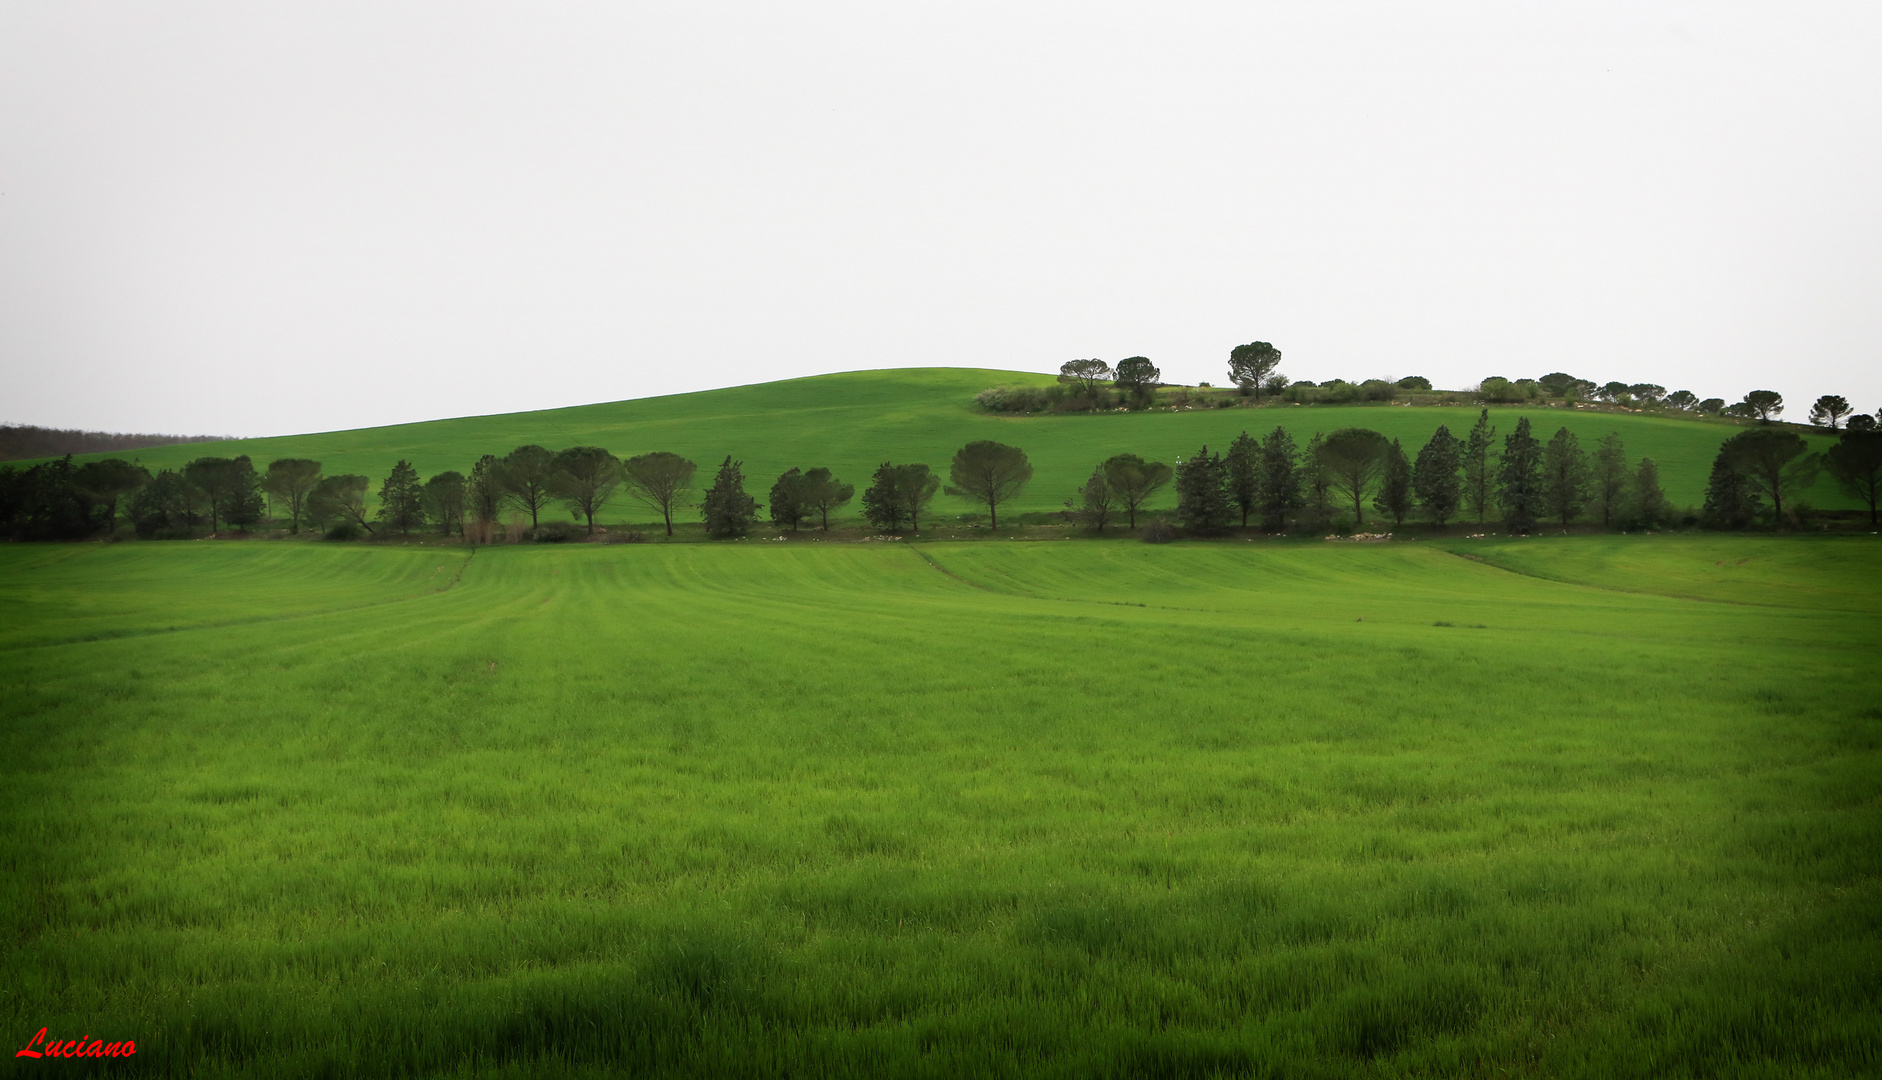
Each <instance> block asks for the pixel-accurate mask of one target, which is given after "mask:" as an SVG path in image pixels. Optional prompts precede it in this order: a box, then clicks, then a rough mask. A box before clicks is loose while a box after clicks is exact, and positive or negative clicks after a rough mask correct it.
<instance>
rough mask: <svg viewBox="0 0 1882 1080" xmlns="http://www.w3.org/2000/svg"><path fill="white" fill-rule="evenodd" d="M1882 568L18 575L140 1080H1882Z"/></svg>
mask: <svg viewBox="0 0 1882 1080" xmlns="http://www.w3.org/2000/svg"><path fill="white" fill-rule="evenodd" d="M1878 571H1882V546H1878V545H1877V544H1876V543H1874V542H1873V541H1870V540H1868V539H1866V538H1851V539H1842V540H1820V541H1809V540H1799V539H1758V538H1748V537H1699V538H1694V537H1643V538H1563V539H1546V540H1545V539H1535V540H1527V541H1474V542H1467V541H1457V542H1454V543H1451V544H1449V545H1443V544H1437V543H1428V544H1375V545H1368V544H1349V545H1331V544H1322V545H1306V544H1298V545H1240V546H1238V545H1232V544H1215V545H1203V544H1184V543H1179V544H1175V545H1169V546H1164V547H1153V546H1147V545H1141V544H1046V543H1040V544H940V543H937V544H927V545H922V546H920V547H919V548H911V547H910V546H907V545H901V544H878V545H842V546H839V545H774V546H760V545H749V544H748V545H734V546H706V545H680V546H670V547H669V546H664V545H620V546H614V547H579V548H553V547H546V548H542V547H505V548H485V549H480V550H478V551H477V552H476V554H475V555H474V556H473V555H469V554H467V553H466V552H464V551H461V550H450V551H440V550H435V549H399V548H371V549H360V548H352V547H333V546H326V545H259V544H165V545H142V546H139V545H84V546H65V547H44V546H27V545H13V546H6V547H0V656H3V657H4V658H5V659H4V662H0V723H4V735H5V738H6V740H7V745H8V746H10V747H13V748H14V752H13V753H11V754H8V755H6V756H4V757H3V758H0V771H3V772H0V775H3V778H4V779H3V782H4V785H5V789H6V790H7V792H8V793H9V797H8V799H7V800H6V801H5V803H4V809H0V815H3V817H0V821H4V827H0V865H4V866H5V868H6V873H5V875H4V878H3V880H0V919H3V920H4V930H5V936H4V939H0V940H4V942H5V945H4V946H0V979H3V981H4V985H5V986H6V987H7V990H8V993H7V994H6V996H5V997H4V999H0V1013H4V1015H5V1018H6V1024H7V1025H8V1028H9V1029H10V1030H13V1031H16V1032H18V1033H20V1034H21V1038H22V1040H23V1039H24V1038H25V1036H27V1035H30V1034H31V1032H32V1031H35V1030H37V1029H38V1028H39V1027H41V1026H50V1027H51V1028H52V1029H53V1030H54V1032H55V1034H56V1033H57V1032H60V1031H66V1032H72V1033H73V1034H72V1036H71V1037H77V1035H78V1034H87V1035H92V1034H95V1035H97V1036H98V1037H101V1038H134V1039H136V1040H137V1042H138V1045H139V1048H140V1051H139V1055H138V1056H137V1057H136V1058H135V1059H131V1060H128V1061H125V1060H120V1061H117V1062H113V1063H111V1068H112V1069H113V1070H114V1071H117V1072H123V1073H126V1074H133V1075H135V1074H152V1075H154V1074H170V1075H185V1074H187V1075H203V1076H213V1075H229V1076H278V1075H334V1076H345V1075H360V1076H372V1075H414V1074H418V1075H471V1074H478V1075H540V1074H541V1073H543V1072H545V1071H558V1072H567V1073H573V1074H578V1073H582V1072H583V1071H592V1072H595V1073H597V1074H599V1073H600V1072H604V1071H610V1070H616V1069H628V1068H635V1069H640V1070H642V1071H648V1072H655V1073H661V1074H667V1075H700V1076H706V1075H711V1076H727V1075H733V1076H737V1075H746V1076H773V1075H781V1074H782V1075H804V1076H809V1075H830V1076H840V1075H897V1076H958V1075H967V1074H972V1075H1011V1076H1022V1075H1024V1076H1034V1075H1063V1076H1089V1075H1116V1076H1146V1075H1148V1076H1157V1075H1162V1076H1215V1075H1221V1076H1226V1075H1287V1076H1325V1077H1334V1076H1351V1075H1369V1076H1412V1075H1422V1076H1440V1075H1441V1076H1455V1075H1482V1076H1501V1075H1512V1074H1520V1075H1551V1076H1590V1077H1593V1076H1602V1077H1609V1076H1638V1077H1649V1076H1652V1077H1659V1076H1675V1075H1693V1076H1697V1075H1706V1076H1777V1075H1787V1076H1823V1077H1829V1076H1845V1075H1856V1074H1862V1073H1873V1072H1874V1071H1876V1070H1877V1069H1878V1068H1879V1067H1882V1029H1878V1026H1877V1024H1876V1022H1875V1016H1876V1015H1877V1013H1876V1010H1877V1007H1878V1005H1882V935H1878V933H1877V931H1878V929H1882V927H1878V925H1877V924H1878V921H1879V920H1882V877H1879V876H1878V875H1879V874H1882V844H1879V843H1878V841H1879V840H1882V831H1879V830H1878V825H1879V824H1882V820H1879V818H1878V815H1879V813H1882V770H1879V769H1878V766H1879V765H1882V709H1879V708H1878V702H1882V695H1878V690H1882V670H1879V669H1878V667H1877V665H1876V664H1875V656H1876V647H1877V644H1878V643H1879V642H1882V617H1879V616H1878V614H1877V604H1876V601H1877V599H1878V595H1877V593H1878V587H1879V583H1882V572H1878Z"/></svg>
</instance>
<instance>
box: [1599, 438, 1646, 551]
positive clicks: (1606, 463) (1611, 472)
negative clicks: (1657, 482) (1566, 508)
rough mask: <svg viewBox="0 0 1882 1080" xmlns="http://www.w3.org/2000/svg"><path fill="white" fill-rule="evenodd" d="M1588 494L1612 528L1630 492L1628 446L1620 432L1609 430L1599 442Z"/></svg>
mask: <svg viewBox="0 0 1882 1080" xmlns="http://www.w3.org/2000/svg"><path fill="white" fill-rule="evenodd" d="M1643 460H1644V459H1643ZM1655 475H1656V476H1658V471H1657V470H1656V472H1655ZM1588 494H1589V497H1590V499H1591V500H1592V501H1593V503H1594V508H1595V510H1596V511H1597V512H1598V513H1600V515H1601V527H1602V528H1604V529H1605V528H1608V527H1609V526H1610V525H1612V524H1613V523H1614V515H1615V514H1616V513H1617V512H1618V511H1619V510H1620V509H1621V505H1622V503H1623V501H1624V500H1625V499H1626V496H1627V450H1626V448H1624V447H1623V446H1622V445H1621V436H1620V434H1619V433H1618V432H1613V431H1610V432H1608V433H1607V434H1606V435H1603V436H1601V441H1600V442H1598V443H1596V444H1595V450H1594V475H1593V476H1592V477H1591V478H1590V480H1589V484H1588Z"/></svg>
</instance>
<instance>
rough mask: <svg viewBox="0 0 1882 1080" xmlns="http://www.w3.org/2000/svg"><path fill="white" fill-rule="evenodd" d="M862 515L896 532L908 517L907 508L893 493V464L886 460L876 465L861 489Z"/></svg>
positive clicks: (876, 525)
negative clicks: (864, 486) (866, 485)
mask: <svg viewBox="0 0 1882 1080" xmlns="http://www.w3.org/2000/svg"><path fill="white" fill-rule="evenodd" d="M863 517H864V518H866V519H868V521H869V524H871V525H874V526H875V527H876V528H878V529H881V530H883V531H885V532H897V531H899V530H900V529H901V527H902V522H903V521H904V520H906V519H907V517H908V509H907V508H906V507H904V506H903V505H902V500H901V499H900V498H898V497H897V496H896V493H895V466H894V465H891V464H890V463H888V462H886V461H885V462H883V463H882V464H880V465H878V466H876V471H875V473H874V474H873V475H872V476H870V478H869V486H868V487H866V488H864V489H863Z"/></svg>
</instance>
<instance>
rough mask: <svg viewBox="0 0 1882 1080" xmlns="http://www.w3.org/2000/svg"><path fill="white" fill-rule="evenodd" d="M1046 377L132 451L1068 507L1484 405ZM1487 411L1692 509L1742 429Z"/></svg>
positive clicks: (650, 404)
mask: <svg viewBox="0 0 1882 1080" xmlns="http://www.w3.org/2000/svg"><path fill="white" fill-rule="evenodd" d="M1050 382H1052V376H1049V375H1040V374H1034V373H1025V372H1013V371H991V370H985V369H974V368H900V369H884V370H877V371H857V372H846V373H843V374H838V375H819V376H814V377H811V378H804V379H790V380H786V381H783V382H774V383H760V384H756V385H751V386H740V387H733V388H731V389H726V390H706V391H701V392H698V393H691V394H675V395H671V396H667V397H654V398H641V399H636V400H629V401H614V402H606V403H603V404H597V405H580V406H575V407H572V408H566V409H547V410H542V411H537V412H519V413H503V414H498V415H493V416H471V417H461V418H457V419H451V420H433V421H428V422H424V423H416V424H399V425H394V426H390V427H377V428H360V429H356V430H352V431H333V432H323V433H318V434H310V435H287V436H279V437H274V438H263V439H237V440H230V441H226V442H217V443H215V444H214V445H213V446H210V445H205V444H200V443H199V444H181V445H175V446H167V447H158V448H151V449H147V450H141V451H137V452H135V453H133V454H128V455H123V456H128V457H134V458H135V459H137V460H138V461H140V462H141V463H142V464H144V465H145V466H147V467H149V468H150V469H151V470H152V471H155V470H157V469H160V468H171V467H177V466H180V465H181V464H182V463H184V462H185V461H188V460H189V459H191V458H193V457H197V456H200V455H202V454H206V453H207V454H214V455H217V456H231V457H232V456H235V455H237V454H248V455H249V456H250V457H252V458H253V459H254V460H255V463H256V466H257V467H258V468H265V467H266V464H267V462H269V461H271V460H273V459H275V458H280V457H307V458H314V459H316V460H319V461H321V462H322V463H323V464H324V465H325V467H326V471H327V472H328V473H329V474H333V473H343V472H355V473H363V474H365V475H368V476H371V477H373V478H374V480H375V486H376V481H377V480H378V479H379V478H381V477H383V476H384V475H385V473H386V472H387V470H388V469H389V468H390V467H391V465H392V464H393V462H395V461H397V460H398V459H400V458H404V459H406V460H409V461H410V462H412V464H413V465H414V466H416V467H417V469H418V470H419V472H420V474H421V475H427V476H428V475H431V474H433V473H437V472H441V471H444V470H446V469H458V470H463V471H468V469H469V467H470V465H471V463H472V462H473V461H475V460H476V459H477V458H478V456H480V455H482V454H486V453H494V454H503V453H506V452H507V451H509V450H510V449H512V448H514V447H516V446H518V445H521V444H524V443H532V442H533V443H540V444H542V445H544V446H547V447H550V448H551V449H559V448H561V447H564V446H572V445H578V444H590V445H596V446H603V447H606V448H607V449H609V450H611V451H613V452H614V453H615V454H618V455H621V456H623V457H625V456H628V455H631V454H639V453H645V452H647V451H651V450H671V451H673V452H675V453H679V454H682V455H684V456H686V457H688V458H691V459H692V460H694V461H696V462H698V463H699V466H700V470H701V472H702V474H707V475H709V471H710V469H711V468H712V466H714V465H716V464H718V462H719V461H720V460H721V459H723V458H724V457H725V456H726V455H727V454H730V455H732V456H733V457H735V458H738V459H740V460H742V461H744V463H745V475H746V477H747V478H748V481H749V485H750V486H751V487H752V488H753V489H755V494H757V495H758V497H759V498H760V499H761V500H762V499H763V497H764V492H765V491H766V490H768V489H769V488H770V485H771V481H772V480H773V479H774V478H775V477H776V476H777V475H778V474H779V473H781V472H783V471H784V470H786V469H788V468H790V467H791V466H793V465H799V466H804V467H811V466H817V465H823V466H828V467H829V468H831V469H833V470H835V472H836V473H837V475H838V476H839V477H841V478H843V479H845V480H847V481H849V482H851V483H854V484H857V485H858V486H859V487H860V486H861V485H862V484H863V483H864V482H866V481H867V479H868V476H869V473H870V472H871V471H872V470H873V469H874V468H875V467H876V465H878V464H880V463H881V462H882V461H884V460H894V461H925V462H927V463H929V464H930V465H932V466H934V467H935V468H936V470H937V471H939V472H942V473H944V474H945V472H946V468H947V462H948V460H949V459H950V457H952V455H953V453H954V451H955V449H957V448H958V447H960V446H961V445H962V444H964V443H966V442H969V441H971V440H974V439H997V440H999V441H1001V442H1006V443H1012V444H1014V445H1017V446H1020V447H1022V448H1024V449H1025V450H1026V452H1027V454H1028V455H1030V457H1031V459H1032V461H1033V465H1034V468H1035V474H1034V479H1033V482H1032V483H1031V484H1030V485H1029V486H1028V488H1027V490H1026V491H1025V493H1024V494H1023V495H1022V496H1021V498H1020V500H1019V502H1018V504H1017V505H1016V506H1015V507H1014V509H1015V510H1016V511H1019V512H1031V511H1047V510H1056V509H1059V508H1060V507H1061V506H1062V504H1063V502H1064V500H1065V499H1066V498H1067V497H1069V496H1070V495H1071V494H1072V493H1073V491H1074V490H1075V489H1076V488H1077V487H1078V486H1079V485H1080V484H1081V483H1082V482H1083V481H1084V479H1085V478H1086V477H1087V476H1089V475H1090V473H1091V470H1092V468H1093V466H1095V465H1096V464H1097V463H1098V462H1099V461H1101V460H1103V459H1104V458H1106V457H1108V456H1110V455H1112V454H1115V453H1120V452H1124V451H1130V452H1134V453H1138V454H1142V455H1144V456H1145V457H1148V458H1154V459H1161V460H1165V461H1170V462H1174V461H1175V460H1176V459H1177V458H1178V457H1186V456H1188V455H1190V454H1192V453H1194V452H1195V451H1196V449H1197V448H1198V447H1200V446H1202V445H1204V444H1207V445H1209V446H1210V447H1212V448H1215V449H1225V448H1226V446H1227V444H1228V442H1229V441H1230V440H1231V439H1233V438H1234V437H1235V435H1236V434H1237V433H1239V432H1240V431H1242V430H1244V429H1246V430H1248V431H1251V432H1254V433H1256V434H1261V433H1264V432H1266V431H1269V430H1271V429H1272V428H1273V427H1275V426H1276V425H1277V424H1279V425H1282V426H1285V427H1287V428H1288V429H1289V430H1290V431H1292V432H1293V433H1294V435H1295V437H1296V438H1297V439H1298V440H1299V441H1300V442H1301V443H1302V444H1305V442H1306V441H1307V439H1308V438H1309V437H1311V436H1312V435H1313V433H1314V432H1316V431H1329V432H1330V431H1333V430H1336V429H1338V428H1342V427H1354V426H1357V427H1369V428H1373V429H1375V430H1378V431H1381V432H1384V433H1385V434H1386V435H1387V436H1390V437H1394V438H1398V439H1401V440H1403V441H1404V444H1405V448H1406V452H1407V453H1408V454H1414V455H1415V454H1416V452H1417V448H1418V447H1419V446H1422V445H1423V444H1424V442H1425V441H1426V440H1427V439H1429V438H1430V436H1431V432H1432V431H1433V430H1434V429H1435V428H1436V427H1437V426H1438V425H1439V424H1447V425H1449V426H1450V429H1451V431H1452V433H1454V434H1457V435H1460V436H1461V435H1462V434H1464V432H1465V431H1467V430H1468V429H1469V427H1470V425H1471V424H1472V423H1473V422H1474V421H1475V419H1476V415H1477V412H1476V409H1474V408H1450V407H1420V408H1410V407H1404V406H1393V405H1347V406H1319V405H1315V406H1302V405H1281V404H1276V405H1270V406H1266V407H1264V408H1261V409H1259V410H1251V409H1214V410H1209V409H1201V410H1195V411H1189V412H1171V411H1168V410H1161V411H1153V412H1144V413H1131V414H1123V413H1105V414H1101V415H1088V414H1074V415H1056V416H1054V415H1043V416H995V415H989V414H986V413H984V412H982V411H980V410H979V409H977V408H975V406H974V405H973V396H974V394H975V393H977V392H978V391H980V390H983V389H985V388H987V387H989V386H993V385H996V384H1002V383H1005V384H1039V385H1044V384H1049V383H1050ZM1490 412H1491V417H1492V419H1493V422H1494V423H1495V424H1496V426H1497V431H1498V434H1499V435H1501V434H1504V433H1507V432H1508V431H1510V430H1511V429H1512V428H1514V427H1515V425H1516V420H1517V417H1518V416H1520V415H1524V414H1527V415H1528V416H1529V417H1530V418H1531V423H1532V424H1533V425H1534V427H1535V429H1536V435H1537V437H1538V438H1540V439H1543V440H1546V439H1547V438H1548V437H1549V435H1551V434H1552V433H1554V432H1555V430H1556V429H1557V428H1560V427H1567V428H1568V429H1569V430H1571V431H1573V432H1575V433H1576V434H1577V435H1578V436H1579V437H1580V438H1581V440H1582V443H1583V445H1584V446H1586V447H1590V448H1592V444H1593V442H1594V440H1596V439H1598V438H1600V437H1601V436H1603V435H1605V434H1606V433H1608V432H1609V431H1618V432H1620V434H1621V437H1622V438H1623V439H1625V440H1626V444H1627V452H1628V455H1629V457H1630V458H1632V459H1638V458H1640V457H1643V456H1645V457H1652V458H1653V459H1654V460H1655V461H1657V462H1658V463H1659V465H1660V475H1661V479H1662V483H1663V484H1664V485H1665V487H1666V490H1667V495H1668V497H1669V498H1671V499H1672V501H1673V503H1674V504H1675V505H1676V506H1682V507H1684V506H1693V505H1697V504H1698V503H1699V502H1700V501H1701V500H1702V498H1703V496H1704V491H1705V480H1706V474H1707V470H1708V469H1709V468H1710V466H1711V463H1712V458H1713V455H1714V454H1715V453H1716V452H1717V449H1718V445H1719V443H1720V442H1721V441H1722V440H1723V439H1724V438H1726V437H1727V436H1728V435H1729V434H1731V433H1732V432H1733V431H1735V430H1737V427H1736V425H1734V424H1733V423H1731V422H1729V421H1722V420H1704V419H1699V418H1687V417H1666V416H1644V415H1642V416H1634V415H1624V414H1614V413H1593V412H1571V411H1569V410H1567V409H1562V408H1538V407H1535V406H1527V405H1526V406H1493V407H1492V408H1491V410H1490ZM1811 441H1812V444H1813V446H1815V447H1816V448H1818V449H1821V448H1823V447H1825V446H1828V445H1829V444H1830V442H1831V441H1832V439H1831V437H1830V436H1828V435H1812V436H1811ZM91 456H92V457H102V456H106V455H91ZM1166 499H1167V496H1166ZM1809 502H1810V503H1811V504H1812V505H1814V506H1818V507H1824V508H1836V507H1846V506H1851V505H1853V504H1851V503H1849V502H1848V500H1846V499H1845V498H1843V496H1842V495H1841V494H1840V493H1839V492H1837V491H1836V490H1835V488H1834V486H1833V485H1832V484H1831V483H1830V482H1829V481H1828V480H1827V479H1825V480H1822V481H1820V482H1819V483H1818V485H1817V487H1816V488H1815V489H1814V490H1813V491H1812V492H1811V494H1810V496H1809ZM957 507H958V509H959V510H966V509H968V507H966V506H965V505H962V504H959V503H958V502H957V501H955V500H951V499H948V498H947V497H945V496H942V497H940V498H938V499H937V501H936V509H937V511H939V512H940V513H942V514H946V513H950V512H954V511H955V508H957ZM622 509H623V510H624V511H625V509H626V507H625V506H623V507H622ZM608 516H609V517H610V519H612V518H613V517H614V514H613V513H610V514H609V515H608ZM628 516H636V514H634V513H633V512H629V514H628ZM639 516H644V514H642V515H639Z"/></svg>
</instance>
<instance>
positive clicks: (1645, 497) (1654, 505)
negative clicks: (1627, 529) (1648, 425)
mask: <svg viewBox="0 0 1882 1080" xmlns="http://www.w3.org/2000/svg"><path fill="white" fill-rule="evenodd" d="M1630 486H1631V487H1632V488H1633V491H1632V493H1631V494H1632V497H1631V498H1630V499H1629V500H1628V506H1627V516H1628V517H1629V518H1630V519H1631V520H1632V522H1633V524H1634V525H1635V526H1637V527H1639V528H1643V529H1651V528H1653V527H1654V526H1655V525H1659V524H1661V523H1662V522H1664V521H1666V520H1667V519H1668V518H1670V517H1672V516H1673V514H1672V511H1671V509H1670V508H1669V507H1668V506H1667V504H1666V492H1665V491H1664V490H1663V489H1662V488H1661V487H1660V467H1659V466H1658V465H1656V464H1654V462H1653V459H1652V458H1647V457H1643V458H1641V459H1640V468H1639V469H1638V470H1637V471H1635V473H1634V480H1633V483H1632V485H1630Z"/></svg>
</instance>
